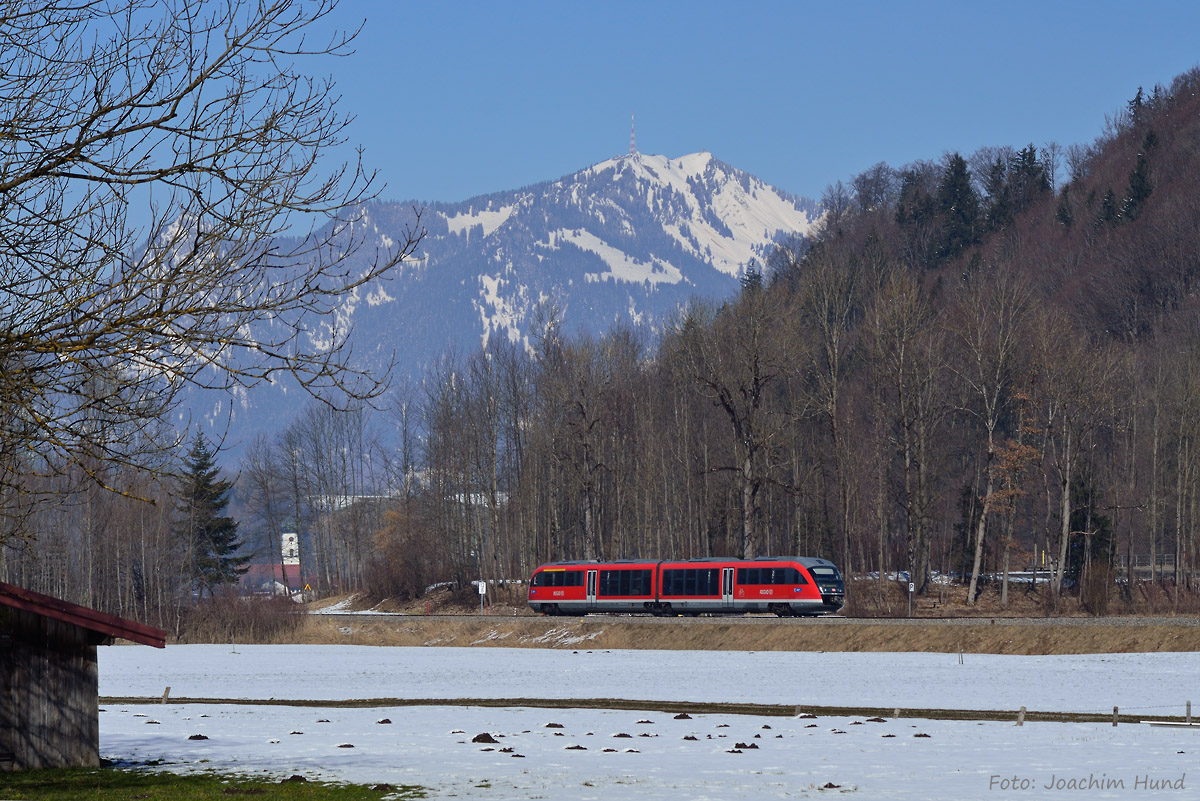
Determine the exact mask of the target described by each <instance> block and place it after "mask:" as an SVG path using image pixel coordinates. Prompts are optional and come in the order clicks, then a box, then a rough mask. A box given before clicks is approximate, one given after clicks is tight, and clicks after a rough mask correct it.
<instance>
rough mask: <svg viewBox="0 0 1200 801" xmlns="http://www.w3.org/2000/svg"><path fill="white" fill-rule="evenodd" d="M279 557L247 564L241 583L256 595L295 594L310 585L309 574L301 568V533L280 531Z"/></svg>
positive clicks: (246, 589)
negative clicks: (281, 532) (275, 559)
mask: <svg viewBox="0 0 1200 801" xmlns="http://www.w3.org/2000/svg"><path fill="white" fill-rule="evenodd" d="M279 545H280V549H279V553H280V561H278V562H256V563H252V564H250V565H248V566H247V569H246V572H245V573H243V574H242V578H241V582H240V586H241V589H242V591H243V592H249V593H253V594H256V595H294V594H295V593H298V592H302V591H304V588H305V585H309V586H310V587H311V585H312V577H311V576H306V575H304V574H303V573H302V572H301V567H300V535H299V534H297V533H296V532H294V531H286V532H284V533H283V534H281V535H280V543H279Z"/></svg>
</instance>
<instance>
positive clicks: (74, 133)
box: [0, 0, 420, 510]
mask: <svg viewBox="0 0 1200 801" xmlns="http://www.w3.org/2000/svg"><path fill="white" fill-rule="evenodd" d="M334 3H335V0H313V2H304V0H227V1H226V2H220V3H203V2H198V1H196V0H113V2H106V3H94V2H82V3H80V2H68V0H51V2H49V3H45V4H40V5H38V4H29V3H24V2H19V1H18V0H0V129H2V130H3V137H2V139H3V145H2V152H3V158H2V159H0V162H2V166H0V310H2V311H0V319H2V321H3V322H2V323H0V364H2V365H3V369H2V370H0V404H2V406H3V409H4V412H3V414H2V416H0V453H3V454H4V456H5V457H7V458H6V461H5V467H4V470H3V472H2V474H0V484H3V485H4V488H5V489H21V488H22V487H24V486H25V482H24V481H23V479H22V478H21V476H23V475H27V474H29V473H30V472H37V471H44V470H54V469H56V468H61V467H62V466H63V465H75V466H78V467H84V468H85V469H86V468H87V466H88V465H95V464H114V463H116V464H138V463H140V462H141V461H143V459H142V458H141V457H143V456H145V454H146V453H147V452H148V451H149V450H151V449H153V447H154V445H155V444H156V443H158V442H159V441H160V440H161V435H160V432H158V431H155V430H153V428H154V427H155V426H156V425H157V423H158V421H160V420H161V419H162V418H163V415H164V412H166V411H167V410H168V409H170V408H172V406H173V405H174V404H176V402H177V400H178V398H179V393H180V391H181V390H182V389H184V388H185V387H187V386H188V385H194V386H204V387H219V388H232V387H248V386H252V385H255V384H258V383H261V382H264V381H268V380H274V379H275V378H277V377H278V376H279V375H280V374H282V373H290V374H291V375H292V376H294V377H295V378H296V379H297V380H298V381H299V382H300V383H301V384H302V385H303V386H305V387H306V388H308V389H309V390H310V391H312V392H314V393H319V392H322V391H325V390H340V389H350V390H351V391H352V392H354V393H358V394H365V395H370V394H372V393H375V392H378V391H379V390H380V389H381V387H380V385H379V384H378V381H377V380H373V379H371V378H370V377H368V376H365V375H363V374H355V373H354V372H353V371H347V358H348V355H349V354H348V348H347V347H346V341H347V340H346V337H347V333H348V331H347V329H346V327H345V326H344V324H342V323H341V322H340V321H339V320H338V319H337V315H336V314H335V312H336V311H337V308H338V306H339V303H340V301H341V299H342V298H344V297H345V296H346V295H347V294H348V293H351V292H354V291H355V290H357V289H358V288H360V287H362V286H363V285H364V284H367V283H368V282H371V281H374V280H376V279H378V278H380V277H381V276H382V275H383V273H384V272H385V271H386V270H387V269H388V268H389V267H390V266H391V265H393V264H394V263H396V262H397V261H398V260H400V259H403V258H404V257H405V256H407V255H409V254H411V252H412V251H413V249H414V248H415V246H416V244H417V242H418V241H419V238H420V237H419V234H417V233H416V232H415V231H414V232H411V233H410V235H409V236H408V237H406V239H405V240H404V241H402V242H399V243H397V244H396V245H395V246H393V247H391V248H389V249H381V250H380V251H378V252H377V253H376V254H375V257H374V258H373V259H367V260H366V261H365V262H364V261H361V260H360V261H356V262H354V265H357V266H353V265H352V264H351V262H350V261H349V260H348V258H347V257H348V255H349V254H351V253H353V252H354V251H355V246H356V245H357V244H361V243H362V236H361V231H360V230H358V229H356V228H355V221H356V215H357V214H359V210H360V209H361V208H362V204H363V203H364V202H365V201H366V200H369V199H370V197H371V196H372V193H373V192H374V191H375V190H374V188H373V181H372V176H371V175H369V174H367V173H365V172H364V171H363V170H362V166H361V164H360V163H355V164H350V165H345V164H343V165H341V166H335V167H333V168H332V169H329V168H326V166H325V162H324V159H323V158H322V155H323V154H324V153H326V152H327V151H328V150H329V149H330V148H332V147H334V146H337V145H340V144H342V143H343V142H344V140H345V136H346V126H347V124H348V122H349V118H348V117H346V116H344V115H342V114H340V113H339V112H338V111H337V108H336V99H337V96H336V92H335V91H334V87H333V85H332V84H331V83H330V82H329V81H325V80H316V79H313V78H312V77H310V76H309V75H307V74H306V73H305V72H304V71H303V69H304V65H305V63H306V62H307V61H308V60H309V59H312V58H316V57H319V56H336V55H343V54H346V53H347V52H348V50H347V47H348V44H349V42H350V40H351V39H352V38H353V34H343V33H336V32H327V31H325V30H323V28H324V26H325V22H326V21H327V19H328V17H329V14H330V11H331V10H332V8H333V5H334ZM360 228H361V226H360ZM335 240H336V242H335ZM268 322H269V323H270V324H269V325H265V323H268ZM357 379H367V380H366V382H365V383H360V382H359V381H358V380H357ZM86 472H88V474H90V475H91V476H92V478H93V479H94V480H101V473H100V472H99V471H96V470H91V469H87V470H86ZM13 508H15V507H14V506H13V505H9V504H6V505H5V507H4V509H5V510H11V509H13Z"/></svg>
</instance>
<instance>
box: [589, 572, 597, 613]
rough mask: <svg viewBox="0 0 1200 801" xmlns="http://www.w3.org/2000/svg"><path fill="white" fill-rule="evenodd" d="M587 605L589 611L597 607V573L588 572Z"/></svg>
mask: <svg viewBox="0 0 1200 801" xmlns="http://www.w3.org/2000/svg"><path fill="white" fill-rule="evenodd" d="M587 605H588V609H591V608H593V607H595V606H596V571H595V570H589V571H587Z"/></svg>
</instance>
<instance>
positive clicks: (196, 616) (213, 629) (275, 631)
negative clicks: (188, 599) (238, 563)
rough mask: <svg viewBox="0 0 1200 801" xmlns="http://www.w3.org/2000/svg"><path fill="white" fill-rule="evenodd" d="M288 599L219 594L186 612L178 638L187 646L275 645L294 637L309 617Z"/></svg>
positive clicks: (300, 607)
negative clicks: (192, 644)
mask: <svg viewBox="0 0 1200 801" xmlns="http://www.w3.org/2000/svg"><path fill="white" fill-rule="evenodd" d="M307 614H308V613H307V612H306V611H305V609H304V607H303V606H300V605H299V604H296V603H293V602H292V601H291V600H290V599H288V598H283V597H274V598H257V597H243V596H239V595H236V594H234V593H232V592H230V593H219V594H217V595H215V596H213V597H211V598H205V599H204V600H202V601H200V602H199V603H197V604H196V605H195V606H193V607H191V608H190V609H188V610H186V611H185V612H184V614H183V617H182V618H181V620H180V623H179V629H178V630H177V631H176V636H177V637H178V639H179V641H180V642H184V643H219V642H241V643H272V642H280V641H283V640H286V639H287V638H289V637H291V636H293V635H295V634H296V633H297V632H298V631H299V630H300V628H301V626H303V625H304V620H305V618H306V616H307Z"/></svg>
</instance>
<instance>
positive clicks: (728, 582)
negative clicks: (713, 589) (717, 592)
mask: <svg viewBox="0 0 1200 801" xmlns="http://www.w3.org/2000/svg"><path fill="white" fill-rule="evenodd" d="M733 571H734V568H732V567H725V568H721V606H722V607H723V608H725V609H732V608H733Z"/></svg>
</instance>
